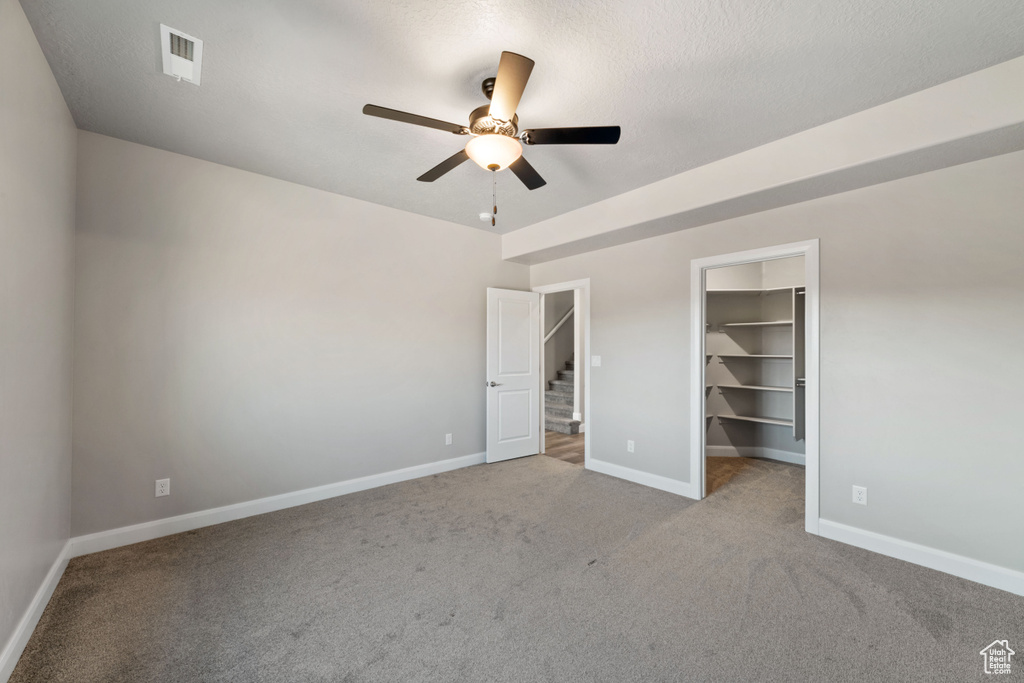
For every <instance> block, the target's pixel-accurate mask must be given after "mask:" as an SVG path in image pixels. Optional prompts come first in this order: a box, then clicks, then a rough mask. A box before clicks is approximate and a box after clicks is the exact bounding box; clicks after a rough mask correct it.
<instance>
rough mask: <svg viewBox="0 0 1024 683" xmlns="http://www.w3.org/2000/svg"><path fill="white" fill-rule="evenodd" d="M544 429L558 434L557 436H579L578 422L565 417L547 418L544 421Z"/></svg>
mask: <svg viewBox="0 0 1024 683" xmlns="http://www.w3.org/2000/svg"><path fill="white" fill-rule="evenodd" d="M544 428H545V429H547V430H549V431H552V432H558V433H559V434H579V433H580V423H579V420H573V419H571V418H565V417H547V418H545V419H544Z"/></svg>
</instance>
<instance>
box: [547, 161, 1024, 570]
mask: <svg viewBox="0 0 1024 683" xmlns="http://www.w3.org/2000/svg"><path fill="white" fill-rule="evenodd" d="M1022 217H1024V153H1015V154H1008V155H1004V156H1001V157H995V158H992V159H988V160H984V161H980V162H976V163H972V164H965V165H962V166H958V167H954V168H950V169H945V170H942V171H936V172H933V173H928V174H924V175H919V176H914V177H911V178H906V179H903V180H899V181H895V182H891V183H886V184H882V185H877V186H874V187H869V188H864V189H861V190H856V191H853V192H848V193H845V194H840V195H835V196H831V197H827V198H823V199H818V200H815V201H810V202H806V203H803V204H798V205H794V206H789V207H785V208H780V209H776V210H773V211H766V212H764V213H760V214H756V215H752V216H746V217H743V218H737V219H733V220H729V221H724V222H722V223H718V224H715V225H710V226H706V227H703V228H697V229H693V230H686V231H683V232H678V233H674V234H671V235H666V236H663V237H658V238H653V239H650V240H645V241H642V242H636V243H632V244H627V245H623V246H619V247H613V248H609V249H605V250H601V251H596V252H592V253H589V254H583V255H580V256H575V257H571V258H566V259H562V260H559V261H553V262H550V263H546V264H542V265H538V266H534V267H533V268H532V269H531V280H532V285H533V286H538V285H543V284H548V283H554V282H562V281H565V280H573V279H577V278H584V277H589V278H591V283H592V302H591V306H592V308H591V315H592V318H591V325H592V327H591V339H592V345H593V346H592V353H594V354H596V355H600V356H601V357H602V366H601V367H599V368H593V370H592V380H591V381H592V382H593V386H592V387H591V400H592V401H593V405H592V406H591V419H592V424H588V426H587V428H588V431H590V432H591V439H592V442H591V444H592V447H593V453H592V454H593V457H595V458H597V459H599V460H605V461H608V462H612V463H616V464H620V465H624V466H627V467H632V468H635V469H638V470H643V471H646V472H651V473H654V474H659V475H663V476H666V477H671V478H674V479H677V480H680V481H686V480H687V479H688V476H689V471H688V462H689V460H688V458H689V454H688V444H689V414H690V413H689V411H690V403H689V396H688V387H689V382H690V377H689V373H690V368H689V367H688V359H689V353H690V351H689V339H690V330H689V321H690V311H689V297H690V291H689V289H690V284H689V274H690V260H691V259H694V258H699V257H703V256H710V255H715V254H723V253H730V252H734V251H740V250H745V249H752V248H757V247H764V246H770V245H775V244H782V243H786V242H793V241H798V240H805V239H812V238H820V239H821V306H822V311H821V404H820V408H821V462H820V466H821V480H820V481H821V515H822V517H823V518H825V519H829V520H834V521H837V522H841V523H844V524H849V525H851V526H854V527H859V528H862V529H867V530H870V531H875V532H878V533H882V534H887V535H890V536H894V537H896V538H901V539H905V540H909V541H913V542H916V543H921V544H923V545H926V546H930V547H933V548H939V549H942V550H947V551H950V552H953V553H958V554H962V555H966V556H968V557H973V558H976V559H979V560H982V561H985V562H991V563H994V564H997V565H1001V566H1005V567H1011V568H1014V569H1017V570H1024V527H1022V526H1021V525H1020V524H1019V523H1017V520H1018V519H1019V518H1020V514H1021V513H1020V511H1021V489H1020V482H1021V481H1024V457H1021V446H1020V436H1019V434H1018V432H1017V429H1016V425H1017V424H1018V422H1019V421H1020V416H1021V415H1022V414H1024V393H1022V392H1021V391H1020V387H1021V386H1024V362H1021V359H1020V358H1019V357H1018V355H1017V354H1018V351H1019V350H1020V349H1022V348H1024V266H1022V259H1021V255H1022V254H1024V218H1022ZM626 439H634V440H635V441H636V452H635V453H633V454H629V453H627V452H626ZM852 484H859V485H863V486H867V487H868V489H869V500H870V504H869V505H868V506H867V507H862V506H858V505H854V504H853V503H852V502H851V500H850V498H851V495H850V487H851V485H852Z"/></svg>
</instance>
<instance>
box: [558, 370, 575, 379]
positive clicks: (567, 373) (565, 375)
mask: <svg viewBox="0 0 1024 683" xmlns="http://www.w3.org/2000/svg"><path fill="white" fill-rule="evenodd" d="M575 376H576V373H575V372H573V371H572V370H559V371H558V379H564V380H567V381H569V382H571V381H572V380H573V378H574V377H575Z"/></svg>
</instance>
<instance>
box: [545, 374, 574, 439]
mask: <svg viewBox="0 0 1024 683" xmlns="http://www.w3.org/2000/svg"><path fill="white" fill-rule="evenodd" d="M573 361H574V359H573V358H570V359H569V360H567V361H566V362H565V370H559V371H558V379H554V380H551V381H550V382H548V391H545V392H544V428H545V429H547V430H548V431H552V432H559V433H561V434H579V433H580V421H579V420H574V419H572V404H573V397H574V390H573V373H574V365H573Z"/></svg>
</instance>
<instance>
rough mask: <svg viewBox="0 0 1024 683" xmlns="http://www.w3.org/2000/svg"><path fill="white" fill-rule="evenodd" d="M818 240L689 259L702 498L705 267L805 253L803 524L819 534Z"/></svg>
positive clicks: (693, 426) (695, 465)
mask: <svg viewBox="0 0 1024 683" xmlns="http://www.w3.org/2000/svg"><path fill="white" fill-rule="evenodd" d="M818 252H819V243H818V240H817V239H813V240H807V241H804V242H792V243H790V244H780V245H778V246H774V247H764V248H762V249H750V250H748V251H741V252H736V253H732V254H722V255H719V256H709V257H706V258H700V259H693V260H692V261H691V262H690V367H691V368H693V369H694V370H696V371H695V372H691V373H690V482H691V492H692V494H693V495H692V496H691V497H692V498H695V499H697V500H700V499H701V498H703V497H704V492H705V488H706V482H705V473H704V447H705V438H704V435H705V432H706V429H705V417H704V416H705V415H706V414H707V413H706V412H705V408H706V406H705V403H706V401H707V396H706V395H705V393H704V388H705V380H704V373H705V368H706V363H705V355H704V354H705V348H704V344H705V334H704V330H705V323H706V322H707V314H706V311H705V310H704V298H705V297H704V288H705V285H706V275H705V273H706V271H707V269H708V268H720V267H723V266H733V265H740V264H743V263H754V262H756V261H768V260H773V259H780V258H789V257H791V256H803V257H804V288H805V292H806V293H805V298H806V301H805V302H804V306H805V311H804V316H805V330H806V335H807V341H806V345H805V348H804V355H805V361H804V376H805V377H806V378H807V382H806V389H805V390H804V391H805V394H804V398H805V406H804V410H805V429H804V442H805V443H806V456H805V461H806V462H805V467H806V468H807V472H806V488H805V508H804V529H805V530H806V531H807V532H808V533H812V534H816V533H818V516H819V514H820V512H819V508H820V505H819V486H820V483H819V481H818V457H819V438H820V437H819V430H818V420H819V402H818V395H819V394H818V387H819V382H818V376H819V360H818V359H819V353H820V340H819V335H820V333H821V331H820V323H819V319H820V318H819V310H818V307H819V305H820V304H819V302H820V297H819V288H820V278H819V274H818V268H819V258H818Z"/></svg>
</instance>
